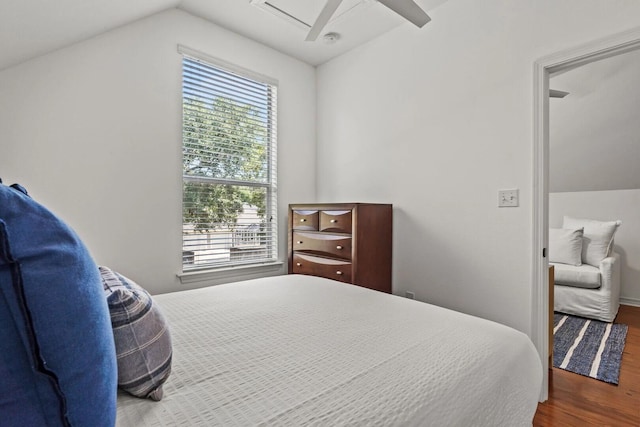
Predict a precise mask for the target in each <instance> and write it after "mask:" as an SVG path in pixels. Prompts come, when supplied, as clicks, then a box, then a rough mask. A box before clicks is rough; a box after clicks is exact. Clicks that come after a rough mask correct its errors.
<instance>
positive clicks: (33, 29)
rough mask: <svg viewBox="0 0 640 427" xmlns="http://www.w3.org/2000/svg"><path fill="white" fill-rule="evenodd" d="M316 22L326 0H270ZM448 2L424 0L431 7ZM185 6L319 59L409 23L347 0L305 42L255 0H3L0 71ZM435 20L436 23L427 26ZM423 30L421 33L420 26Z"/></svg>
mask: <svg viewBox="0 0 640 427" xmlns="http://www.w3.org/2000/svg"><path fill="white" fill-rule="evenodd" d="M267 1H268V2H270V3H272V4H274V5H276V6H277V7H279V8H281V9H283V10H285V11H287V12H288V13H291V14H292V15H294V16H296V17H297V18H298V19H299V20H301V21H303V22H305V23H307V24H308V25H309V26H310V25H312V24H313V22H314V21H315V18H316V17H317V15H318V13H319V12H320V10H321V9H322V7H323V6H324V4H325V0H267ZM445 1H446V0H417V3H418V4H419V5H420V6H421V7H422V8H423V9H424V10H425V11H426V12H427V13H429V12H430V11H431V10H432V9H434V8H435V7H437V6H439V5H441V4H442V3H444V2H445ZM175 7H177V8H179V9H182V10H185V11H187V12H189V13H191V14H193V15H197V16H200V17H202V18H205V19H207V20H209V21H211V22H213V23H215V24H218V25H220V26H222V27H225V28H227V29H229V30H231V31H234V32H236V33H238V34H242V35H244V36H246V37H249V38H251V39H254V40H256V41H259V42H260V43H263V44H265V45H267V46H271V47H273V48H275V49H277V50H279V51H281V52H284V53H286V54H288V55H291V56H293V57H296V58H299V59H300V60H302V61H305V62H307V63H309V64H312V65H318V64H321V63H323V62H325V61H327V60H329V59H331V58H333V57H335V56H338V55H340V54H342V53H344V52H346V51H348V50H350V49H352V48H354V47H356V46H358V45H360V44H362V43H364V42H366V41H368V40H371V39H373V38H374V37H377V36H379V35H381V34H383V33H385V32H387V31H389V30H391V29H392V28H394V27H397V26H398V25H401V24H406V25H411V24H409V23H407V22H406V21H405V20H404V19H403V18H401V17H400V16H398V15H396V14H395V13H394V12H392V11H391V10H389V9H387V8H386V7H384V6H383V5H381V4H379V3H377V2H376V1H375V0H344V1H343V4H342V5H341V6H340V8H339V9H338V10H337V11H336V14H335V15H334V18H333V19H332V20H331V22H329V24H328V25H327V27H326V28H325V31H323V32H322V33H321V37H322V34H325V33H327V32H329V31H333V32H338V33H340V35H341V39H340V40H339V41H338V42H337V43H335V44H326V43H324V42H323V41H322V40H321V37H320V38H319V39H318V41H316V42H305V41H304V39H305V37H306V34H307V32H308V30H307V29H306V27H305V26H304V25H301V24H298V25H295V24H293V23H291V22H289V21H287V20H285V19H282V18H281V17H278V16H276V15H274V14H272V13H269V12H267V11H265V10H263V9H261V8H259V7H256V6H254V5H251V4H250V0H55V1H53V0H1V1H0V70H1V69H4V68H7V67H10V66H12V65H16V64H19V63H20V62H23V61H26V60H28V59H30V58H33V57H36V56H39V55H42V54H44V53H47V52H50V51H52V50H56V49H60V48H62V47H65V46H68V45H71V44H73V43H76V42H79V41H81V40H84V39H87V38H89V37H92V36H95V35H98V34H100V33H103V32H105V31H108V30H110V29H113V28H116V27H118V26H121V25H125V24H127V23H130V22H133V21H135V20H137V19H140V18H143V17H145V16H148V15H151V14H153V13H157V12H160V11H162V10H166V9H170V8H175ZM427 25H428V24H427ZM415 30H416V31H420V29H419V28H417V27H415Z"/></svg>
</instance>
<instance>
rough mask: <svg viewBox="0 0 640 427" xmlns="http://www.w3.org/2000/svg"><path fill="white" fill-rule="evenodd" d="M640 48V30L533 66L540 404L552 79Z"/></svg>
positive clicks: (535, 336) (534, 317)
mask: <svg viewBox="0 0 640 427" xmlns="http://www.w3.org/2000/svg"><path fill="white" fill-rule="evenodd" d="M636 49H640V28H636V29H634V30H631V31H627V32H624V33H620V34H616V35H614V36H611V37H607V38H605V39H600V40H596V41H593V42H590V43H587V44H585V45H582V46H578V47H576V48H573V49H569V50H566V51H562V52H558V53H555V54H552V55H549V56H546V57H544V58H542V59H540V60H538V61H536V62H535V64H534V126H533V129H534V135H533V136H534V137H533V150H534V155H533V188H532V193H533V215H532V235H533V251H532V255H533V260H532V284H533V286H532V298H531V302H532V309H531V339H532V340H533V343H534V345H535V346H536V348H537V350H538V354H539V355H540V359H541V361H542V364H543V368H544V372H543V385H542V390H541V392H540V401H545V400H547V397H548V388H549V370H548V368H549V366H548V363H549V359H548V354H549V336H548V334H549V310H550V309H552V307H550V305H549V275H548V268H549V262H548V259H547V248H548V229H549V77H550V76H551V75H553V74H554V73H559V72H561V71H566V70H569V69H573V68H577V67H580V66H582V65H585V64H589V63H591V62H595V61H599V60H602V59H605V58H609V57H612V56H616V55H621V54H624V53H627V52H630V51H633V50H636Z"/></svg>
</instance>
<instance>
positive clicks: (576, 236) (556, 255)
mask: <svg viewBox="0 0 640 427" xmlns="http://www.w3.org/2000/svg"><path fill="white" fill-rule="evenodd" d="M583 231H584V230H583V229H582V228H577V229H567V228H550V229H549V262H556V263H561V264H570V265H582V234H583Z"/></svg>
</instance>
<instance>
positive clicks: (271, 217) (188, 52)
mask: <svg viewBox="0 0 640 427" xmlns="http://www.w3.org/2000/svg"><path fill="white" fill-rule="evenodd" d="M178 52H179V53H180V54H181V55H182V58H181V62H180V64H181V65H180V67H181V77H182V83H181V102H182V120H181V129H182V132H181V135H182V143H181V147H182V152H183V157H182V159H183V166H182V167H183V169H182V187H183V197H182V199H181V208H182V210H183V212H184V209H185V206H186V205H185V202H186V201H185V193H184V188H185V184H186V183H194V182H202V183H207V184H215V185H232V186H239V187H250V188H264V189H265V193H266V194H265V212H264V217H263V219H262V220H263V221H265V223H266V224H267V227H266V230H265V231H264V233H265V236H266V237H265V241H266V243H265V246H266V248H265V249H264V251H265V255H264V256H259V257H257V258H255V259H249V260H240V261H239V260H235V261H234V260H232V259H231V254H230V255H229V256H230V258H229V260H228V261H223V262H204V263H200V264H199V265H198V263H195V262H194V264H190V263H188V262H185V256H184V254H185V236H186V235H187V233H186V232H185V226H186V225H193V224H192V223H187V222H185V217H184V213H183V220H182V245H183V246H182V247H183V257H182V263H181V266H182V267H181V271H182V273H181V274H178V276H179V277H180V279H181V281H182V282H183V283H184V282H190V281H195V280H198V279H197V277H198V276H203V274H204V275H210V274H211V273H215V272H220V273H221V274H222V275H228V271H237V270H238V269H243V270H247V271H257V268H259V267H261V266H264V267H266V268H267V270H271V269H272V268H273V267H274V266H281V265H282V262H280V261H279V236H278V234H279V233H278V203H277V91H278V81H277V80H275V79H273V78H270V77H267V76H264V75H262V74H259V73H256V72H254V71H251V70H247V69H245V68H242V67H239V66H237V65H234V64H231V63H229V62H227V61H224V60H221V59H218V58H215V57H212V56H210V55H207V54H204V53H202V52H199V51H196V50H193V49H190V48H187V47H185V46H182V45H178ZM185 59H187V60H189V61H193V62H196V63H199V64H202V65H204V66H207V67H212V68H214V69H217V70H220V71H222V72H223V73H228V74H232V75H235V76H238V77H240V78H241V79H247V80H250V81H252V82H255V83H258V84H260V85H265V86H268V87H269V97H268V102H267V105H268V106H269V107H268V109H267V116H268V118H267V122H266V124H267V126H266V129H267V140H268V143H267V146H266V156H267V159H266V164H267V167H266V178H265V179H264V182H259V181H258V180H239V179H230V178H216V177H199V176H194V175H187V174H185V170H184V159H185V157H184V152H185V129H186V127H185V117H186V116H185V109H184V105H185V101H186V99H187V97H186V96H185V78H184V75H185ZM227 231H228V232H231V233H235V230H227ZM209 235H210V233H209ZM234 237H235V236H234ZM194 258H195V254H194ZM194 261H195V259H194Z"/></svg>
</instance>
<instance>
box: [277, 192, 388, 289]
mask: <svg viewBox="0 0 640 427" xmlns="http://www.w3.org/2000/svg"><path fill="white" fill-rule="evenodd" d="M392 219H393V207H392V205H387V204H370V203H329V204H292V205H289V246H288V248H289V256H288V258H289V273H296V274H309V275H312V276H321V277H326V278H329V279H334V280H339V281H341V282H345V283H352V284H354V285H359V286H364V287H366V288H371V289H375V290H378V291H382V292H387V293H391V261H392Z"/></svg>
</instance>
